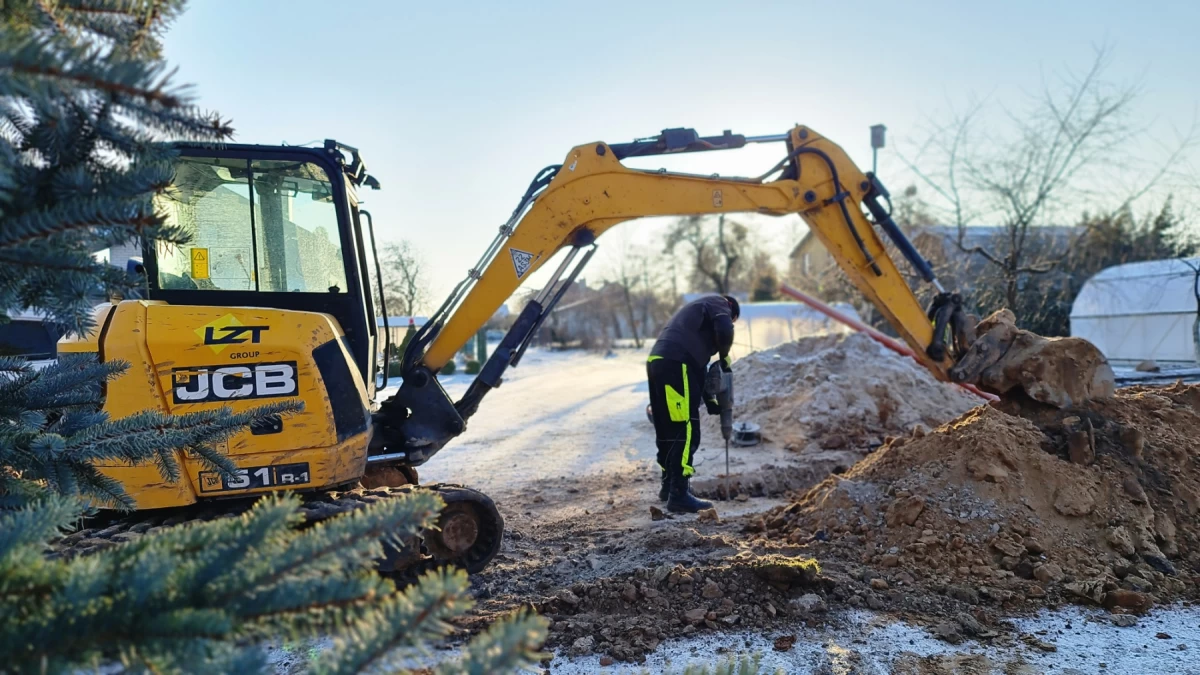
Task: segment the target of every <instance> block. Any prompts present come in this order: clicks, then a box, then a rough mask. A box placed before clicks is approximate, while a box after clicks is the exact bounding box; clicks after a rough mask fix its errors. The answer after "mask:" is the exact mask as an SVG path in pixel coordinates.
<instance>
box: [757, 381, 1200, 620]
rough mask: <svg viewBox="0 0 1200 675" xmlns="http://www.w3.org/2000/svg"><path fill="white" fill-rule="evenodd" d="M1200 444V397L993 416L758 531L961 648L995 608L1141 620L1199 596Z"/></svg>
mask: <svg viewBox="0 0 1200 675" xmlns="http://www.w3.org/2000/svg"><path fill="white" fill-rule="evenodd" d="M1198 438H1200V386H1196V385H1182V384H1176V385H1173V386H1170V387H1164V388H1154V387H1134V388H1129V389H1124V390H1120V391H1119V392H1118V393H1117V395H1116V396H1115V398H1111V399H1104V400H1099V401H1093V402H1089V403H1087V404H1085V405H1084V406H1081V407H1078V408H1075V409H1069V410H1059V409H1055V408H1050V407H1048V406H1043V405H1041V404H1037V403H1034V402H1032V401H1029V400H1028V399H1026V400H1023V401H1020V402H1013V401H1006V402H1004V403H1001V404H997V405H996V406H994V407H993V406H979V407H977V408H975V409H973V410H970V411H969V412H967V413H965V414H964V415H962V416H961V417H959V418H958V419H955V420H953V421H951V422H949V423H947V424H945V425H942V426H941V427H938V428H937V429H935V430H933V431H932V432H929V433H924V432H923V431H922V430H917V432H916V433H914V434H913V435H911V436H909V437H905V438H897V439H894V440H892V441H891V442H889V443H887V444H886V445H885V446H883V447H882V448H880V449H879V450H878V451H876V452H875V453H873V454H871V455H870V456H868V457H867V458H865V459H864V460H862V461H861V462H859V463H858V464H856V465H855V466H854V467H852V468H851V469H850V470H849V471H848V472H846V473H845V474H844V475H842V476H833V477H830V478H828V479H827V480H825V481H823V482H822V483H820V484H818V485H817V486H815V487H813V488H812V489H811V490H809V491H808V492H807V493H805V494H804V495H802V496H801V497H800V498H799V499H798V500H796V501H795V502H793V503H792V504H790V505H788V506H786V507H781V508H779V509H776V510H774V511H772V512H770V513H768V514H767V515H766V516H765V517H763V518H762V519H761V520H759V521H756V522H755V523H752V524H751V526H750V527H749V529H750V530H752V531H754V530H761V531H764V532H765V537H766V539H767V540H769V541H776V542H779V541H783V542H787V543H789V544H793V545H804V548H805V549H807V550H808V552H809V553H811V554H814V555H815V556H816V557H817V558H818V559H819V560H821V561H822V562H824V561H825V560H827V559H835V560H840V561H842V562H843V563H846V565H847V566H846V569H847V570H848V575H849V577H850V578H851V579H852V580H853V581H855V582H858V583H861V586H859V587H858V589H857V590H856V589H855V587H854V586H853V585H851V586H847V587H846V588H845V589H844V590H843V593H844V594H845V595H846V598H845V599H847V600H848V601H849V602H850V603H851V604H861V603H863V602H866V601H868V600H870V599H871V590H870V589H892V590H893V591H895V590H896V589H905V590H904V591H903V592H902V594H903V595H904V596H905V601H904V602H903V603H901V605H902V606H903V607H904V608H909V609H913V610H916V611H919V612H923V613H926V614H929V613H932V614H934V615H937V614H939V613H941V614H945V613H952V614H951V616H958V617H960V619H961V618H962V617H966V618H965V620H960V621H959V623H958V624H954V623H953V622H952V623H951V624H950V625H948V626H942V627H940V630H941V632H943V633H945V634H946V635H947V637H950V638H952V637H954V636H955V635H958V633H959V629H961V632H963V633H967V634H973V633H978V632H979V630H982V629H981V628H980V626H979V624H978V623H976V624H975V625H974V626H971V625H970V624H971V623H972V622H971V620H970V616H969V615H965V614H962V613H961V612H964V611H971V610H972V609H973V610H974V611H975V612H976V615H975V616H982V615H981V614H979V613H978V612H980V611H981V609H982V608H983V607H987V606H990V607H991V608H992V609H993V610H995V611H1004V610H1007V611H1019V610H1020V609H1021V608H1028V609H1033V608H1036V607H1038V606H1040V605H1041V604H1044V603H1047V602H1050V603H1054V602H1058V601H1070V602H1083V603H1090V604H1098V605H1103V606H1105V607H1107V608H1109V609H1111V610H1113V612H1114V614H1117V615H1121V614H1126V613H1129V614H1137V613H1141V612H1144V611H1145V610H1146V609H1148V608H1149V607H1150V606H1151V605H1153V604H1155V603H1159V602H1165V601H1170V600H1177V599H1195V598H1197V597H1198V593H1197V581H1200V577H1197V576H1196V575H1197V573H1200V519H1198V518H1197V513H1198V512H1200V447H1198V445H1197V440H1196V439H1198ZM955 612H957V614H953V613H955ZM1133 620H1134V618H1133V617H1130V616H1114V621H1117V622H1118V623H1123V622H1131V621H1133ZM956 626H957V627H956Z"/></svg>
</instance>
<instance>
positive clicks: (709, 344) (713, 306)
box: [650, 295, 733, 367]
mask: <svg viewBox="0 0 1200 675" xmlns="http://www.w3.org/2000/svg"><path fill="white" fill-rule="evenodd" d="M731 346H733V315H732V314H731V313H730V311H729V302H728V301H727V300H725V298H723V297H721V296H719V295H708V296H705V297H703V298H699V299H697V300H693V301H691V302H689V303H688V304H686V305H684V306H683V307H681V308H680V309H679V311H678V312H675V316H673V317H671V320H670V321H668V322H667V325H666V326H665V327H664V328H663V329H662V332H661V333H659V335H658V341H657V342H655V343H654V347H653V348H652V349H651V350H650V354H651V356H661V357H663V358H664V359H672V360H674V361H681V362H684V363H693V364H695V365H697V366H701V367H703V366H705V365H707V364H708V360H709V359H710V358H712V357H713V355H714V354H720V355H721V358H722V359H724V358H725V357H726V356H728V355H729V348H730V347H731Z"/></svg>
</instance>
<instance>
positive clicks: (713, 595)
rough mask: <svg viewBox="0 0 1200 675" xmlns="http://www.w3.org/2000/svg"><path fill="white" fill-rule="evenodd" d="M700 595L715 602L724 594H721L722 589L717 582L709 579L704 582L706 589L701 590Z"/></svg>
mask: <svg viewBox="0 0 1200 675" xmlns="http://www.w3.org/2000/svg"><path fill="white" fill-rule="evenodd" d="M700 595H702V596H703V597H705V598H707V599H709V600H715V599H717V598H719V597H721V596H722V595H724V594H723V593H722V592H721V587H720V586H719V585H718V584H717V582H715V581H713V580H712V579H709V580H708V581H705V582H704V588H702V589H700Z"/></svg>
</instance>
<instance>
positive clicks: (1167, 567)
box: [1142, 553, 1175, 577]
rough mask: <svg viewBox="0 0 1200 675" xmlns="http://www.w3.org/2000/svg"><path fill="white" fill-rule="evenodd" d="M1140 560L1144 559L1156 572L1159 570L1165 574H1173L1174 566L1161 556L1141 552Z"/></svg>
mask: <svg viewBox="0 0 1200 675" xmlns="http://www.w3.org/2000/svg"><path fill="white" fill-rule="evenodd" d="M1142 560H1145V561H1146V564H1147V565H1149V566H1151V567H1153V568H1154V570H1155V571H1157V572H1161V573H1162V574H1166V575H1167V576H1172V577H1173V576H1175V566H1174V565H1172V564H1171V563H1170V562H1169V561H1168V560H1167V559H1166V558H1163V557H1162V556H1157V555H1147V554H1145V553H1143V554H1142Z"/></svg>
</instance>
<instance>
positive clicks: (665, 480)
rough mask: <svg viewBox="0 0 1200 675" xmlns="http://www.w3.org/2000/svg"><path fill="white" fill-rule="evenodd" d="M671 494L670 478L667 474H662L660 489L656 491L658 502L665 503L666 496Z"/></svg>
mask: <svg viewBox="0 0 1200 675" xmlns="http://www.w3.org/2000/svg"><path fill="white" fill-rule="evenodd" d="M670 493H671V477H670V476H669V475H667V472H666V471H664V472H662V487H660V488H659V489H658V501H660V502H665V501H667V495H669V494H670Z"/></svg>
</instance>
